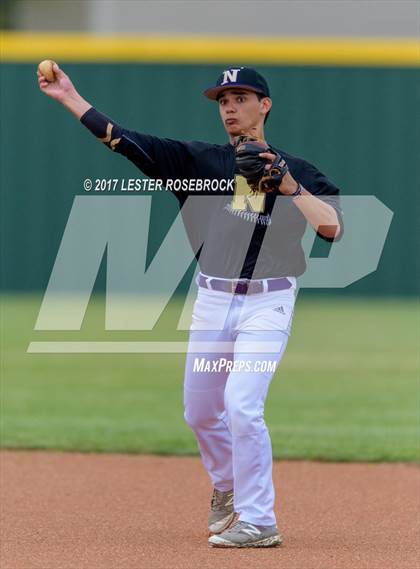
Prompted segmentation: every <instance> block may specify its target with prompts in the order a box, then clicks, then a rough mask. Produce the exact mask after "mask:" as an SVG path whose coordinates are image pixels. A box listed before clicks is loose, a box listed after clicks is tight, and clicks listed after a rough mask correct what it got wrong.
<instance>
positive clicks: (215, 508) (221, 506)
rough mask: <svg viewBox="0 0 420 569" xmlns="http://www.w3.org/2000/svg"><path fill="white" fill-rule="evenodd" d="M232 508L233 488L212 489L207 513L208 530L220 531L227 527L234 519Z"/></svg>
mask: <svg viewBox="0 0 420 569" xmlns="http://www.w3.org/2000/svg"><path fill="white" fill-rule="evenodd" d="M235 517H236V514H235V511H234V509H233V490H228V491H227V492H221V491H220V490H216V488H215V489H214V490H213V496H212V499H211V506H210V514H209V532H210V533H221V532H222V531H224V530H225V529H227V528H228V527H229V526H230V525H231V524H232V522H233V520H234V519H235Z"/></svg>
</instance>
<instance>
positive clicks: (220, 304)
mask: <svg viewBox="0 0 420 569" xmlns="http://www.w3.org/2000/svg"><path fill="white" fill-rule="evenodd" d="M290 280H291V281H292V282H293V284H294V286H293V287H292V288H291V289H288V290H284V291H273V292H266V293H261V294H252V295H248V296H247V295H232V294H229V293H225V292H219V291H214V290H208V289H205V288H201V287H200V288H199V290H198V296H197V300H196V302H195V305H194V310H193V320H192V325H191V328H190V340H189V350H188V354H187V360H186V370H185V384H184V406H185V415H184V416H185V420H186V422H187V424H188V425H189V426H190V427H191V429H192V430H193V431H194V433H195V435H196V438H197V442H198V445H199V448H200V453H201V458H202V461H203V464H204V466H205V468H206V470H207V471H208V473H209V475H210V478H211V480H212V483H213V485H214V487H215V488H217V489H218V490H221V491H227V490H230V489H232V488H233V489H234V507H235V511H236V512H238V513H239V516H240V519H241V520H243V521H246V522H250V523H252V524H256V525H263V526H269V525H274V524H275V523H276V518H275V515H274V487H273V480H272V448H271V440H270V436H269V433H268V430H267V427H266V424H265V421H264V403H265V399H266V396H267V392H268V388H269V385H270V382H271V379H272V377H273V374H274V368H275V367H276V366H277V364H278V363H279V362H280V360H281V358H282V356H283V353H284V351H285V349H286V345H287V341H288V338H289V334H290V330H291V323H292V317H293V308H294V302H295V279H293V278H290Z"/></svg>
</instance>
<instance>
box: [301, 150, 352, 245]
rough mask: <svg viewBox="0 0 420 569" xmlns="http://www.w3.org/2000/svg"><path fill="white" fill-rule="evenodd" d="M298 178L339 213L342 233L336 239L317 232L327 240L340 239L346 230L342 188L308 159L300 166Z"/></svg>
mask: <svg viewBox="0 0 420 569" xmlns="http://www.w3.org/2000/svg"><path fill="white" fill-rule="evenodd" d="M297 179H298V181H299V182H300V183H301V184H302V186H303V187H304V188H305V189H306V190H308V192H310V193H311V194H313V195H314V196H317V197H319V198H320V199H321V200H322V201H323V202H325V203H327V204H329V205H330V206H331V207H333V208H334V209H335V211H336V213H337V217H338V221H339V223H340V233H339V234H338V235H337V237H335V238H334V239H332V238H329V237H324V236H323V235H321V234H320V233H319V232H317V235H319V237H321V238H322V239H324V240H325V241H339V240H340V239H341V237H342V236H343V232H344V223H343V211H342V209H341V204H340V196H339V194H340V190H339V189H338V188H337V186H335V185H334V184H333V183H332V182H331V181H330V180H329V179H328V178H327V177H326V176H325V175H324V174H322V172H320V171H319V170H318V169H317V168H316V167H315V166H313V165H312V164H310V163H309V162H306V161H302V166H301V168H299V173H298V174H297Z"/></svg>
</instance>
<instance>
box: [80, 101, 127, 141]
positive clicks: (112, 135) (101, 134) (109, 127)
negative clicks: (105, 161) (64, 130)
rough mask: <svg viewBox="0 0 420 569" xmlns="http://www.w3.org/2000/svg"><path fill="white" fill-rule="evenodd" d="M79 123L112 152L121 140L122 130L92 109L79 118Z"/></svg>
mask: <svg viewBox="0 0 420 569" xmlns="http://www.w3.org/2000/svg"><path fill="white" fill-rule="evenodd" d="M80 122H81V123H82V124H83V125H84V126H85V127H86V128H87V129H89V130H90V132H91V133H92V134H93V135H95V136H96V137H97V138H99V140H100V141H101V142H103V143H104V144H106V145H107V146H109V148H112V150H114V148H115V145H116V144H118V143H119V141H120V140H121V134H122V128H121V127H120V126H119V125H117V124H115V123H113V122H112V121H111V119H109V118H108V117H107V116H106V115H103V114H102V113H100V112H99V111H97V110H96V109H94V108H93V107H91V108H90V109H89V110H87V111H86V112H85V113H84V114H83V115H82V116H81V117H80Z"/></svg>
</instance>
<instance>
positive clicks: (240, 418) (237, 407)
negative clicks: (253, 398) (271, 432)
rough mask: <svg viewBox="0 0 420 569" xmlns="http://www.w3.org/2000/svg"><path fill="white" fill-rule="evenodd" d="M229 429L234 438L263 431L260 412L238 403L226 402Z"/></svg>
mask: <svg viewBox="0 0 420 569" xmlns="http://www.w3.org/2000/svg"><path fill="white" fill-rule="evenodd" d="M226 411H227V418H228V422H229V428H230V431H231V433H232V435H234V436H243V435H251V434H254V433H259V432H261V431H262V430H263V429H265V422H264V415H263V412H262V410H260V409H257V408H252V407H250V406H247V405H244V404H243V403H242V402H240V401H236V400H231V401H227V402H226Z"/></svg>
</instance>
